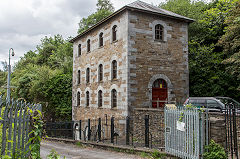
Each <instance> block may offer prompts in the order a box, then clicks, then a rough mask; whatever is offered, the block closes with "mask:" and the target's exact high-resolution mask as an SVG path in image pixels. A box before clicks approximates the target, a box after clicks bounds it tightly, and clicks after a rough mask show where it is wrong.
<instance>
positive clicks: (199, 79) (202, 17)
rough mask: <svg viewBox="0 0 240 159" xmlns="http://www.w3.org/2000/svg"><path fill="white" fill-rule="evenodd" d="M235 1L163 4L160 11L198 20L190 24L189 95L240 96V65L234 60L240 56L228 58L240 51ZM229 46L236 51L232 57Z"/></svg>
mask: <svg viewBox="0 0 240 159" xmlns="http://www.w3.org/2000/svg"><path fill="white" fill-rule="evenodd" d="M236 1H237V0H214V1H211V2H209V3H206V2H204V1H201V0H200V1H197V0H194V1H190V0H168V1H166V2H165V3H161V4H160V7H161V8H164V9H167V10H170V11H173V12H175V13H178V14H180V15H183V16H187V17H190V18H193V19H195V22H193V23H191V24H190V25H189V74H190V75H189V76H190V77H189V86H190V96H230V97H232V98H235V99H238V98H239V97H240V93H239V89H238V88H239V85H238V83H239V82H237V81H238V80H239V79H238V78H237V75H239V73H237V72H239V71H237V70H239V65H238V62H237V60H235V61H234V60H233V59H238V58H237V57H238V56H237V54H235V55H236V56H235V57H236V58H234V56H232V57H233V58H228V57H229V56H230V55H233V52H237V51H239V47H236V46H237V44H239V42H238V41H239V34H240V32H239V30H238V29H236V28H237V26H239V25H236V23H237V20H236V19H238V17H239V13H237V8H239V7H237V5H236V3H237V2H236ZM233 8H235V11H234V9H233ZM233 21H234V22H233ZM231 30H232V31H231ZM219 39H221V40H220V41H219ZM218 41H219V43H218ZM229 43H231V44H232V46H233V47H231V49H232V50H233V49H235V51H231V52H232V53H230V55H229V53H227V52H229V51H228V48H229V47H228V46H229V45H228V44H229ZM219 44H220V45H219ZM229 71H230V72H231V74H229ZM234 73H236V74H235V75H234ZM236 80H237V81H236Z"/></svg>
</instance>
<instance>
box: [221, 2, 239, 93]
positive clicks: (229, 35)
mask: <svg viewBox="0 0 240 159" xmlns="http://www.w3.org/2000/svg"><path fill="white" fill-rule="evenodd" d="M233 6H234V7H233V8H232V10H231V11H230V12H229V16H228V17H227V18H226V21H225V24H226V25H227V27H226V29H225V34H224V35H223V36H222V37H221V39H220V40H219V44H220V45H221V46H223V48H224V54H225V56H226V57H227V59H225V60H224V61H223V63H224V64H226V66H227V72H228V73H231V75H232V76H234V78H235V83H239V81H240V2H239V1H238V2H235V3H234V5H233ZM237 81H238V82H237ZM237 89H238V90H240V84H238V86H237Z"/></svg>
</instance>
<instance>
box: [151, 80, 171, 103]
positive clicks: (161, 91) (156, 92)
mask: <svg viewBox="0 0 240 159" xmlns="http://www.w3.org/2000/svg"><path fill="white" fill-rule="evenodd" d="M167 98H168V96H167V84H166V82H165V81H164V80H163V79H158V80H156V81H155V82H154V83H153V87H152V107H153V108H158V107H164V104H165V102H163V101H166V100H167Z"/></svg>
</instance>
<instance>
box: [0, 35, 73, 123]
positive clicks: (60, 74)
mask: <svg viewBox="0 0 240 159" xmlns="http://www.w3.org/2000/svg"><path fill="white" fill-rule="evenodd" d="M72 54H73V50H72V44H71V43H70V42H68V41H67V40H64V39H63V38H62V36H60V35H55V36H53V37H45V38H43V39H42V40H41V43H40V45H38V46H37V47H36V50H35V51H28V52H27V53H26V54H25V55H24V56H23V57H22V58H21V59H20V60H19V61H18V63H17V64H16V65H15V66H14V72H13V73H12V81H11V85H13V86H16V88H15V89H13V90H12V96H13V97H15V98H19V97H20V98H23V99H25V100H27V101H30V102H33V103H39V102H40V103H42V106H43V114H44V118H45V119H49V120H56V119H55V118H56V116H57V118H58V119H57V120H66V119H68V120H69V119H71V89H70V88H71V87H72V81H71V80H72ZM0 75H1V72H0ZM52 80H53V81H52ZM57 82H58V83H57ZM59 85H60V86H59ZM61 89H62V90H61ZM54 90H57V91H58V93H57V92H56V91H54ZM59 93H60V94H59ZM53 95H55V97H54V96H53ZM56 97H57V98H59V99H58V100H56ZM46 107H48V108H46Z"/></svg>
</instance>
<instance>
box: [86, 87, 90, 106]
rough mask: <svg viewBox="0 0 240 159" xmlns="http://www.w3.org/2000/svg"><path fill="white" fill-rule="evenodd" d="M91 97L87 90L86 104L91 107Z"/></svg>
mask: <svg viewBox="0 0 240 159" xmlns="http://www.w3.org/2000/svg"><path fill="white" fill-rule="evenodd" d="M89 101H90V99H89V91H87V92H86V106H87V107H89V103H90V102H89Z"/></svg>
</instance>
